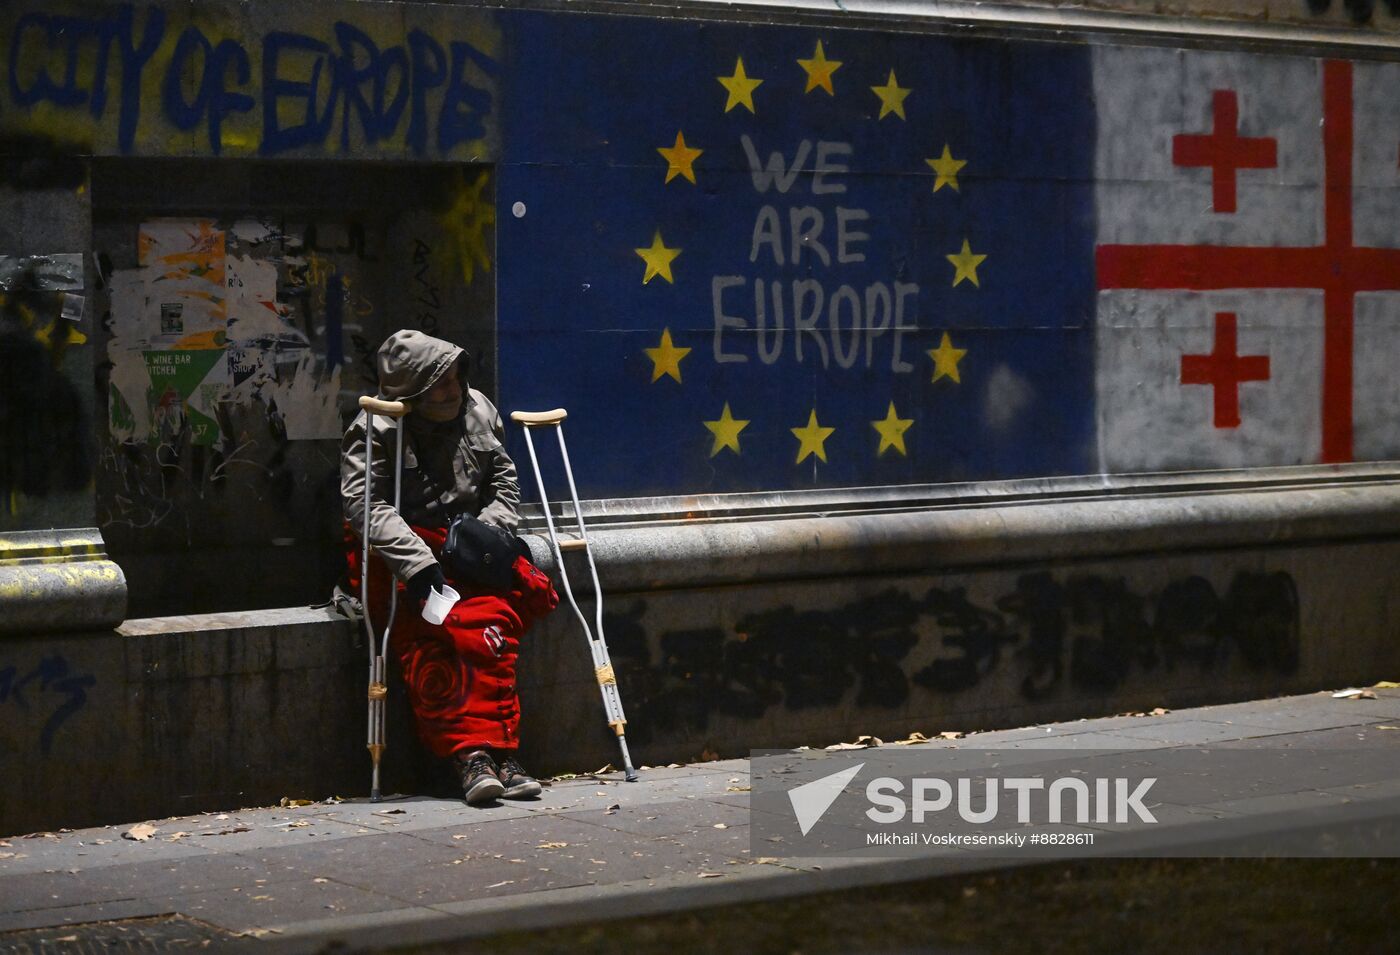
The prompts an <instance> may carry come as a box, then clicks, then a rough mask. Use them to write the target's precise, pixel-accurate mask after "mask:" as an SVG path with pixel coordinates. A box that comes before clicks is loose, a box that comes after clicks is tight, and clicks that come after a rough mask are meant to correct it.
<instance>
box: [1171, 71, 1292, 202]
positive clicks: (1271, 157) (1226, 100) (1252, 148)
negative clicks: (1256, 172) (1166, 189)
mask: <svg viewBox="0 0 1400 955" xmlns="http://www.w3.org/2000/svg"><path fill="white" fill-rule="evenodd" d="M1213 106H1214V109H1213V113H1214V128H1213V129H1212V130H1211V133H1210V135H1209V136H1201V135H1196V134H1188V133H1181V134H1179V135H1177V136H1173V137H1172V163H1173V164H1174V165H1177V166H1209V167H1210V170H1211V192H1212V193H1213V195H1212V197H1211V198H1212V200H1213V206H1214V208H1215V211H1216V212H1234V211H1235V173H1236V172H1237V171H1238V170H1240V169H1272V168H1274V167H1275V166H1277V165H1278V140H1276V139H1272V138H1268V137H1264V136H1241V135H1240V101H1239V98H1238V97H1237V96H1236V95H1235V91H1234V90H1216V91H1215V96H1214V98H1213Z"/></svg>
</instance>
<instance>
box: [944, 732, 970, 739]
mask: <svg viewBox="0 0 1400 955" xmlns="http://www.w3.org/2000/svg"><path fill="white" fill-rule="evenodd" d="M966 735H967V734H966V733H964V732H963V731H962V730H944V731H943V732H941V733H939V734H938V738H939V739H962V738H963V737H964V736H966Z"/></svg>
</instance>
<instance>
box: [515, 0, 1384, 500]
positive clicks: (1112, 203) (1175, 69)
mask: <svg viewBox="0 0 1400 955" xmlns="http://www.w3.org/2000/svg"><path fill="white" fill-rule="evenodd" d="M565 21H568V28H567V29H564V28H562V27H561V24H563V23H564V22H565ZM503 22H504V24H505V26H506V36H507V44H506V49H507V50H508V51H509V53H508V57H509V59H510V63H509V64H508V67H507V71H508V75H509V76H510V77H511V79H510V82H508V83H504V84H503V87H502V97H503V102H502V113H501V116H502V120H501V122H502V142H503V143H504V144H505V145H504V147H503V155H502V157H501V162H500V164H499V166H498V174H497V180H496V193H497V196H496V201H497V207H498V208H499V209H500V210H502V213H501V215H500V217H499V220H498V226H497V230H498V231H497V243H498V256H499V261H500V262H501V271H500V279H499V281H498V335H499V354H498V360H499V369H500V380H501V383H502V384H501V395H502V401H503V405H504V406H505V407H506V408H507V409H511V408H545V407H556V406H561V405H562V406H564V407H567V408H568V409H569V410H570V412H571V417H570V420H569V422H568V425H567V429H568V433H569V440H570V446H571V448H573V447H576V448H586V450H585V451H582V452H576V454H577V453H582V454H584V455H586V456H587V458H588V462H589V463H588V465H587V468H586V470H585V471H583V473H582V474H581V480H582V482H583V484H584V487H583V488H582V490H583V491H584V493H585V494H586V495H590V496H615V495H620V496H626V495H647V494H689V493H702V492H726V491H752V490H789V489H803V488H822V487H846V486H857V485H892V484H911V483H942V482H960V481H988V480H1002V479H1012V478H1023V477H1033V476H1053V475H1070V474H1095V473H1125V472H1142V471H1163V470H1166V471H1175V470H1190V469H1212V468H1233V467H1261V466H1274V465H1289V464H1307V463H1319V462H1328V463H1338V462H1347V461H1354V460H1371V459H1378V458H1386V457H1391V456H1394V455H1395V454H1396V452H1397V450H1400V424H1397V423H1396V422H1397V414H1396V412H1400V381H1397V378H1398V376H1397V375H1395V374H1394V373H1393V372H1392V370H1391V368H1392V365H1393V364H1394V363H1395V361H1396V359H1397V358H1400V332H1398V331H1397V329H1400V192H1397V187H1398V186H1400V101H1396V100H1394V98H1393V97H1391V96H1388V95H1387V94H1386V90H1388V89H1393V88H1394V87H1395V81H1396V79H1397V78H1400V75H1398V74H1397V71H1400V67H1394V66H1390V65H1386V64H1361V63H1352V62H1348V61H1343V60H1327V59H1318V58H1312V57H1297V56H1288V57H1284V56H1263V55H1254V54H1245V53H1221V52H1213V51H1180V50H1166V49H1155V48H1126V47H1124V48H1119V47H1109V46H1095V47H1090V46H1087V45H1082V44H1080V45H1073V44H1063V45H1057V44H1048V43H1025V42H1012V41H1007V40H994V39H986V40H953V39H948V38H942V37H934V36H913V35H894V34H879V33H870V32H856V31H848V30H823V29H807V28H791V27H767V26H763V27H759V26H751V27H744V26H738V25H732V24H729V25H725V24H708V23H695V22H684V21H674V22H669V23H666V24H657V23H652V22H647V23H643V22H641V21H633V20H630V19H627V18H605V17H579V18H576V19H575V20H569V18H568V17H560V16H556V17H546V16H541V15H532V14H523V13H516V14H511V15H509V16H507V17H506V19H505V20H504V21H503ZM517 450H520V449H517Z"/></svg>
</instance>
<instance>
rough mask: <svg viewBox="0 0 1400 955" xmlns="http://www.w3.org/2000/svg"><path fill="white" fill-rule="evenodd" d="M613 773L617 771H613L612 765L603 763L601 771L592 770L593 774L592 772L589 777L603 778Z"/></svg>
mask: <svg viewBox="0 0 1400 955" xmlns="http://www.w3.org/2000/svg"><path fill="white" fill-rule="evenodd" d="M615 772H617V770H615V769H613V764H612V763H604V764H603V768H602V769H595V770H593V772H592V774H591V775H594V776H604V775H606V774H608V773H615Z"/></svg>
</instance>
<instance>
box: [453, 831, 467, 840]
mask: <svg viewBox="0 0 1400 955" xmlns="http://www.w3.org/2000/svg"><path fill="white" fill-rule="evenodd" d="M452 838H453V839H470V838H471V836H469V835H466V834H465V833H460V832H459V833H458V834H457V835H455V836H453V837H452Z"/></svg>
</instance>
